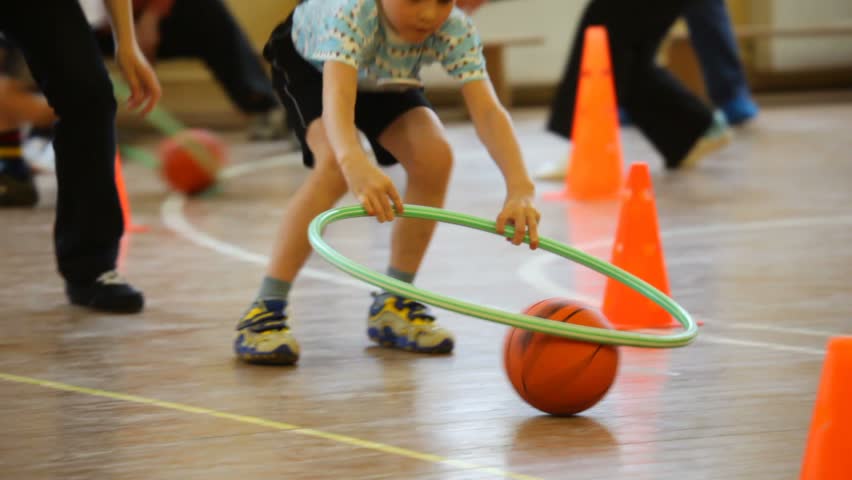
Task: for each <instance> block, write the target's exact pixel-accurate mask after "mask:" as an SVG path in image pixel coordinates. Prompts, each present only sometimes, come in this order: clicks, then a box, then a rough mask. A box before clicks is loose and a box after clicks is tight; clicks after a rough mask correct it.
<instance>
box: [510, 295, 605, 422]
mask: <svg viewBox="0 0 852 480" xmlns="http://www.w3.org/2000/svg"><path fill="white" fill-rule="evenodd" d="M524 313H526V314H527V315H532V316H536V317H541V318H547V319H550V320H555V321H558V322H569V323H573V324H577V325H584V326H587V327H596V328H608V329H609V328H612V327H611V326H610V325H609V322H608V321H607V320H606V318H605V317H604V316H603V315H602V314H601V313H599V312H598V311H597V310H595V309H593V308H591V307H589V306H586V305H583V304H582V303H579V302H574V301H572V300H567V299H563V298H549V299H547V300H542V301H540V302H538V303H536V304H534V305H531V306H529V307H527V309H526V310H524ZM503 360H504V367H505V369H506V374H507V376H508V377H509V381H511V382H512V386H513V387H514V388H515V391H516V392H518V395H520V396H521V398H523V399H524V401H526V402H527V403H529V404H530V405H532V406H533V407H535V408H537V409H539V410H541V411H543V412H546V413H549V414H551V415H574V414H577V413H579V412H582V411H583V410H586V409H588V408H591V407H592V406H593V405H595V404H596V403H598V402H599V401H600V400H601V399H602V398H603V397H604V395H605V394H606V392H607V391H608V390H609V388H610V387H611V386H612V384H613V382H614V381H615V375H616V372H617V370H618V349H617V348H616V347H615V346H613V345H600V344H594V343H587V342H581V341H577V340H570V339H567V338H562V337H556V336H553V335H546V334H543V333H537V332H531V331H529V330H522V329H519V328H512V329H511V330H510V331H509V332H508V334H507V335H506V340H505V342H504V349H503Z"/></svg>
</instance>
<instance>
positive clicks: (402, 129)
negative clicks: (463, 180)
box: [379, 107, 453, 275]
mask: <svg viewBox="0 0 852 480" xmlns="http://www.w3.org/2000/svg"><path fill="white" fill-rule="evenodd" d="M379 142H381V144H382V146H383V147H385V149H387V150H388V151H389V152H390V153H391V154H393V156H394V157H396V159H397V160H399V162H400V163H401V164H402V166H403V167H404V168H405V170H406V173H407V176H408V181H407V185H406V189H405V196H404V199H403V201H404V202H405V203H407V204H414V205H425V206H429V207H442V206H443V205H444V199H445V197H446V193H447V185H448V183H449V180H450V173H451V170H452V164H453V154H452V150H451V149H450V146H449V144H448V143H447V140H446V137H445V136H444V132H443V127H442V126H441V123H440V121H439V120H438V117H437V115H435V112H433V111H432V110H430V109H428V108H425V107H418V108H415V109H412V110H409V111H408V112H406V113H405V114H404V115H403V116H401V117H400V118H398V119H397V120H396V121H395V122H394V123H392V124H391V125H390V126H389V127H388V128H387V129H386V130H385V131H384V132H383V133H382V135H381V136H380V137H379ZM434 231H435V222H434V221H427V220H419V219H412V218H402V217H400V218H397V219H396V221H394V226H393V234H392V239H391V259H390V267H391V268H392V269H394V270H396V271H398V272H404V273H408V274H412V275H413V274H414V273H415V272H417V270H418V268H419V267H420V263H421V261H422V260H423V256H424V255H425V253H426V249H427V247H428V246H429V241H430V240H431V238H432V234H433V232H434Z"/></svg>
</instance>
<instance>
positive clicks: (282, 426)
mask: <svg viewBox="0 0 852 480" xmlns="http://www.w3.org/2000/svg"><path fill="white" fill-rule="evenodd" d="M0 380H6V381H9V382H15V383H24V384H28V385H36V386H39V387H44V388H52V389H54V390H64V391H66V392H75V393H81V394H85V395H92V396H95V397H103V398H110V399H113V400H121V401H123V402H130V403H137V404H141V405H150V406H153V407H159V408H165V409H168V410H175V411H178V412H184V413H194V414H197V415H206V416H208V417H215V418H220V419H223V420H231V421H234V422H240V423H248V424H252V425H260V426H263V427H267V428H270V429H273V430H282V431H287V432H292V433H296V434H299V435H307V436H309V437H316V438H322V439H325V440H331V441H333V442H337V443H342V444H346V445H352V446H354V447H360V448H366V449H369V450H375V451H377V452H382V453H386V454H389V455H397V456H400V457H408V458H413V459H415V460H422V461H424V462H430V463H436V464H441V465H449V466H452V467H456V468H463V469H465V470H471V471H476V472H481V473H488V474H492V475H495V476H498V477H504V478H512V479H516V480H541V479H539V478H538V477H532V476H529V475H522V474H520V473H513V472H509V471H506V470H501V469H499V468H493V467H485V466H482V465H477V464H475V463H470V462H465V461H462V460H453V459H451V458H446V457H441V456H439V455H432V454H429V453H422V452H417V451H415V450H409V449H407V448H399V447H394V446H392V445H386V444H384V443H379V442H372V441H370V440H362V439H360V438H356V437H350V436H348V435H339V434H336V433H331V432H324V431H322V430H316V429H313V428H302V427H300V426H298V425H293V424H290V423H284V422H277V421H275V420H267V419H265V418H260V417H252V416H248V415H238V414H234V413H227V412H221V411H218V410H211V409H209V408H204V407H194V406H192V405H186V404H183V403H175V402H166V401H163V400H157V399H154V398H146V397H140V396H137V395H128V394H125V393H118V392H110V391H107V390H100V389H97V388H87V387H79V386H76V385H69V384H67V383H60V382H53V381H50V380H41V379H38V378H31V377H24V376H20V375H12V374H8V373H2V372H0Z"/></svg>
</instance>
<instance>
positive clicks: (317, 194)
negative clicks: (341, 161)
mask: <svg viewBox="0 0 852 480" xmlns="http://www.w3.org/2000/svg"><path fill="white" fill-rule="evenodd" d="M307 140H308V146H309V147H310V149H311V152H313V154H314V168H313V169H312V170H311V173H310V175H309V176H308V178H307V179H306V180H305V182H304V183H303V184H302V185H301V186H300V187H299V189H298V190H297V191H296V193H295V194H294V195H293V198H292V199H291V200H290V202H289V203H288V205H287V208H286V210H285V211H284V216H283V218H282V219H281V223H280V226H279V227H278V234H277V235H276V237H275V244H274V246H273V251H272V256H271V258H270V262H269V266H268V268H267V271H266V273H267V276H268V277H271V278H275V279H278V280H282V281H285V282H292V281H293V280H294V279H295V278H296V275H297V274H298V273H299V270H300V269H301V268H302V266H303V265H304V264H305V261H306V260H307V259H308V257H309V256H310V254H311V251H312V249H311V244H310V242H309V241H308V225H309V224H310V223H311V220H313V219H314V217H316V216H317V215H319V214H320V213H322V212H324V211H326V210H328V209H329V208H331V207H333V206H334V204H335V203H337V201H338V200H340V197H342V196H343V195H344V194H345V193H346V190H347V186H346V180H345V179H344V178H343V174H342V173H341V171H340V167H339V166H338V165H337V161H336V160H335V158H334V154H333V152H332V150H331V146H330V145H329V143H328V140H327V138H326V135H325V129H324V127H323V124H322V121H321V120H315V121H314V122H313V123H312V124H311V125H310V127H309V128H308V133H307Z"/></svg>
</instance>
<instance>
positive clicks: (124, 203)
mask: <svg viewBox="0 0 852 480" xmlns="http://www.w3.org/2000/svg"><path fill="white" fill-rule="evenodd" d="M115 188H116V190H118V201H119V203H120V204H121V215H122V217H123V218H124V233H131V232H144V231H145V230H147V228H145V226H143V225H134V224H133V219H132V217H131V214H130V199H129V198H128V197H127V188H125V186H124V173H123V172H122V169H121V154H119V153H118V151H117V150H116V152H115Z"/></svg>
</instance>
